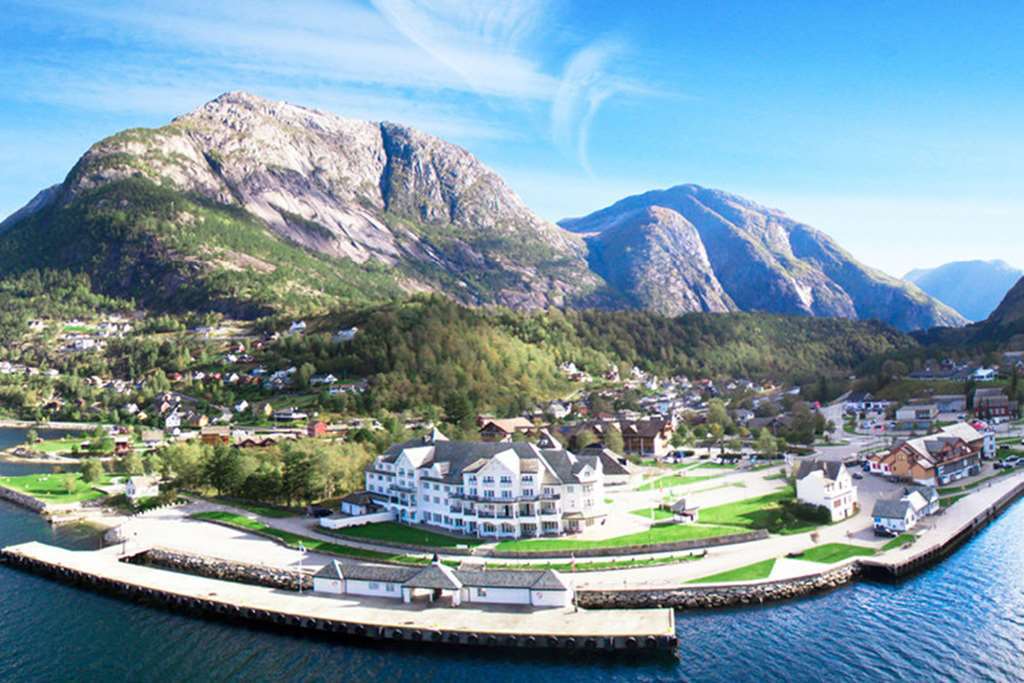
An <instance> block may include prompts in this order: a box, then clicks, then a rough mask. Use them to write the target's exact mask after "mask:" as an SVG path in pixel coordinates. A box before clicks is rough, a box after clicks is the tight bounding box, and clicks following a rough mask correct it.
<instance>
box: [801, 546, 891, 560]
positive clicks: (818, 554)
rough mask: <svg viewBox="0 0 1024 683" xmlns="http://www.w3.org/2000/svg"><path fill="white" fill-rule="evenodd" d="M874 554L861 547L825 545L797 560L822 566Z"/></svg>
mask: <svg viewBox="0 0 1024 683" xmlns="http://www.w3.org/2000/svg"><path fill="white" fill-rule="evenodd" d="M874 554H875V550H874V548H867V547H865V546H862V545H848V544H846V543H825V544H824V545H819V546H815V547H814V548H811V549H810V550H807V551H805V552H803V553H801V554H800V555H799V556H798V557H796V558H794V559H797V560H806V561H808V562H820V563H822V564H833V563H835V562H842V561H843V560H848V559H850V558H851V557H870V556H871V555H874Z"/></svg>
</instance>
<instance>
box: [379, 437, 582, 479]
mask: <svg viewBox="0 0 1024 683" xmlns="http://www.w3.org/2000/svg"><path fill="white" fill-rule="evenodd" d="M421 447H432V448H433V449H434V451H433V456H432V457H431V458H430V459H429V460H428V461H427V462H425V463H424V466H427V465H428V464H429V465H433V464H443V465H446V466H447V470H448V471H447V473H446V474H445V478H444V481H446V482H449V483H454V484H458V483H461V482H462V473H463V472H465V471H473V470H474V469H479V468H480V467H482V466H483V465H484V464H485V463H486V461H487V460H489V459H490V458H493V457H494V456H496V455H498V454H499V453H505V452H507V451H513V452H514V453H515V454H516V456H517V457H518V458H519V459H520V461H526V462H527V463H529V461H537V463H538V465H539V461H544V462H546V463H547V464H548V466H549V467H550V469H551V470H552V471H553V472H554V473H555V476H556V477H558V479H560V480H561V481H562V482H565V483H573V482H575V481H576V476H575V475H576V473H578V471H579V467H578V464H579V462H580V461H579V459H578V458H577V457H576V456H575V455H572V454H571V453H569V452H568V451H565V450H562V449H545V450H541V449H539V448H537V447H536V446H534V445H533V444H530V443H524V442H512V443H492V442H486V441H435V442H434V443H425V442H424V441H423V440H422V439H414V440H412V441H407V442H405V443H402V444H396V445H393V446H391V447H390V448H389V449H388V450H387V451H385V452H384V456H383V457H384V460H385V462H389V463H394V462H395V461H397V460H398V458H399V457H400V456H401V454H402V451H403V450H405V449H407V448H421ZM522 469H523V471H539V470H540V467H534V466H533V464H532V463H531V464H528V465H526V466H525V467H523V468H522Z"/></svg>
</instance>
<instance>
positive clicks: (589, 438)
mask: <svg viewBox="0 0 1024 683" xmlns="http://www.w3.org/2000/svg"><path fill="white" fill-rule="evenodd" d="M619 438H622V434H619ZM572 440H573V443H574V444H575V448H576V450H583V449H584V448H586V447H587V446H589V445H590V444H593V443H597V442H598V441H600V439H598V438H597V434H595V433H594V430H592V429H587V428H584V429H581V430H579V431H578V432H576V433H575V434H574V435H573V437H572Z"/></svg>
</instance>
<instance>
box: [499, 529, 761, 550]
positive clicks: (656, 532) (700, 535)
mask: <svg viewBox="0 0 1024 683" xmlns="http://www.w3.org/2000/svg"><path fill="white" fill-rule="evenodd" d="M744 531H746V529H737V528H735V527H727V526H713V525H704V524H667V525H665V526H659V527H651V528H650V529H649V530H647V531H641V532H639V533H635V534H628V535H626V536H615V537H614V538H606V539H602V540H600V541H577V540H574V539H558V538H541V539H531V540H523V541H502V542H501V543H499V544H498V545H497V550H504V551H514V552H526V553H541V552H547V551H550V550H584V549H588V550H589V549H593V548H624V547H627V546H634V545H656V544H659V543H674V542H676V541H698V540H702V539H705V538H716V537H718V536H728V535H730V534H740V533H743V532H744Z"/></svg>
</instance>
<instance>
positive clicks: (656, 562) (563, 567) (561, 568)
mask: <svg viewBox="0 0 1024 683" xmlns="http://www.w3.org/2000/svg"><path fill="white" fill-rule="evenodd" d="M701 557H702V556H701V555H671V556H669V557H648V558H645V559H642V560H618V561H616V560H599V561H594V562H577V563H576V565H575V567H574V566H573V564H572V563H571V562H530V563H528V564H523V563H519V564H501V563H497V564H495V563H491V562H487V563H486V565H485V566H486V567H487V569H520V570H522V569H533V570H537V569H541V570H543V569H554V570H555V571H557V572H571V571H573V570H575V571H577V572H599V571H604V570H607V569H636V568H638V567H660V566H662V565H666V564H682V563H683V562H693V561H694V560H699V559H701Z"/></svg>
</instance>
